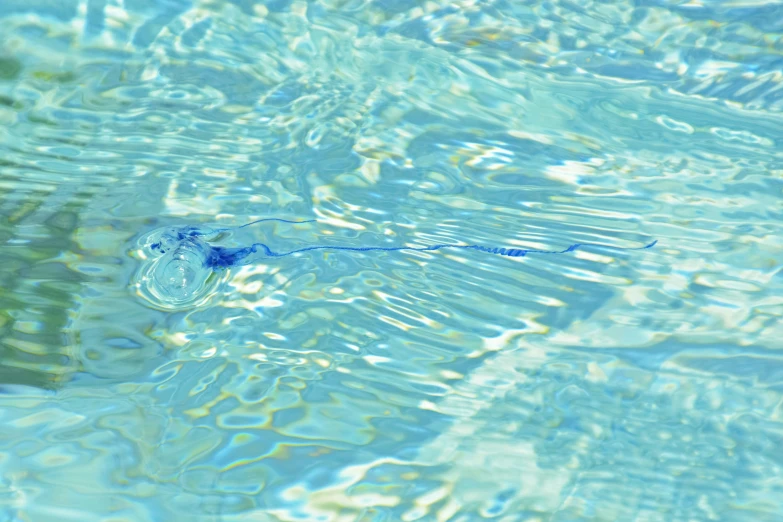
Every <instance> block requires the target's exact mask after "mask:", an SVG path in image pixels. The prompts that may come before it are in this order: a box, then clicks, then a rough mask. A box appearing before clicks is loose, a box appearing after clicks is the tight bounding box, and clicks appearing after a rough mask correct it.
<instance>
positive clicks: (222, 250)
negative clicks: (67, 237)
mask: <svg viewBox="0 0 783 522" xmlns="http://www.w3.org/2000/svg"><path fill="white" fill-rule="evenodd" d="M265 221H278V222H281V223H295V224H296V223H312V222H315V220H314V219H310V220H306V221H292V220H287V219H278V218H264V219H258V220H256V221H252V222H250V223H246V224H244V225H240V226H238V227H234V228H221V229H216V230H210V231H202V230H199V229H198V228H196V227H183V228H181V229H177V230H175V233H176V236H174V237H171V236H169V237H166V238H164V239H165V240H166V241H167V243H168V244H171V243H172V240H173V243H175V244H177V245H181V244H182V242H187V243H188V246H189V247H190V248H195V249H197V250H199V251H200V252H201V255H202V256H203V258H204V267H205V268H211V269H213V270H219V269H225V268H231V267H234V266H238V265H240V264H241V263H242V262H243V261H245V260H246V259H247V258H248V257H249V256H251V255H252V254H255V253H258V252H261V253H263V254H264V255H266V256H267V257H278V258H279V257H287V256H291V255H294V254H300V253H303V252H310V251H313V250H332V251H348V252H375V251H381V252H401V251H412V252H433V251H436V250H441V249H443V248H455V249H465V250H477V251H479V252H485V253H488V254H496V255H501V256H507V257H524V256H526V255H528V254H567V253H569V252H573V251H575V250H577V249H581V248H584V247H593V248H604V249H610V250H645V249H648V248H652V247H653V246H655V245H656V244H657V243H658V241H657V240H655V241H652V242H651V243H648V244H646V245H644V246H641V247H616V246H611V245H602V244H599V243H574V244H573V245H571V246H569V247H568V248H566V249H564V250H538V249H528V248H504V247H487V246H482V245H454V244H445V243H444V244H437V245H430V246H426V247H404V246H399V247H383V246H370V247H351V246H329V245H314V246H308V247H303V248H298V249H295V250H290V251H288V252H275V251H274V250H272V249H271V248H269V246H268V245H266V244H264V243H254V244H252V245H250V246H247V247H235V248H229V247H221V246H213V245H210V244H209V243H207V242H205V241H202V240H197V239H196V238H199V237H201V236H205V235H209V234H213V233H216V232H224V231H228V230H233V229H239V228H244V227H248V226H250V225H255V224H257V223H262V222H265ZM163 243H164V242H163V241H161V242H158V243H154V244H153V245H150V246H151V248H152V249H153V250H158V251H159V252H161V253H165V252H166V251H167V250H168V248H166V246H164V244H163Z"/></svg>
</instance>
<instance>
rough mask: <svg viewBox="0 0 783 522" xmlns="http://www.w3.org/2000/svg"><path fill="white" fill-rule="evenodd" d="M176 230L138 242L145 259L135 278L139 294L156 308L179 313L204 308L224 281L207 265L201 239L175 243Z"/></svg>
mask: <svg viewBox="0 0 783 522" xmlns="http://www.w3.org/2000/svg"><path fill="white" fill-rule="evenodd" d="M176 234H177V231H176V229H173V228H170V227H167V228H162V229H157V230H154V231H152V232H150V233H148V234H146V235H144V236H142V237H141V238H140V239H139V241H138V245H137V246H138V250H137V256H138V257H139V258H140V259H142V260H143V262H142V265H141V267H140V268H139V270H138V271H137V272H136V276H135V277H134V281H133V285H132V286H133V287H134V288H135V290H136V294H137V295H139V296H140V297H142V298H143V299H144V300H146V301H147V302H148V303H149V304H151V305H152V306H153V307H155V308H158V309H163V310H180V309H184V308H190V307H195V306H201V305H203V304H205V303H206V302H207V301H209V300H210V298H212V297H213V296H214V295H215V293H216V290H217V288H218V286H219V285H220V284H221V283H222V282H223V281H224V278H222V277H221V276H220V275H219V274H217V273H215V272H214V271H213V270H211V269H209V268H206V267H205V266H204V250H203V248H201V240H200V239H198V238H196V237H193V238H188V239H186V240H184V241H177V240H176Z"/></svg>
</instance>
